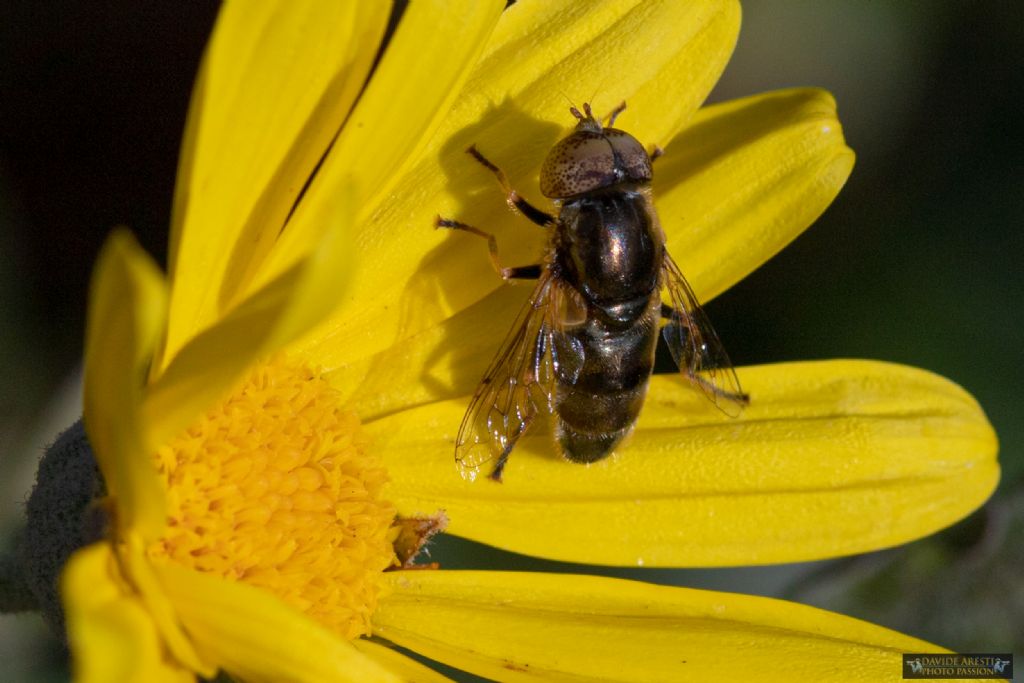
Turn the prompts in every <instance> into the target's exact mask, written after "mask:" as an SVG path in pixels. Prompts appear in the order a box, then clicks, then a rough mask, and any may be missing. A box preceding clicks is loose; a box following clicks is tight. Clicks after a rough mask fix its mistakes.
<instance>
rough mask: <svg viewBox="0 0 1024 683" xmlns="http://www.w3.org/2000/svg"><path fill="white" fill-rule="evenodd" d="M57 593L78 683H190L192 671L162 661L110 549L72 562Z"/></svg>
mask: <svg viewBox="0 0 1024 683" xmlns="http://www.w3.org/2000/svg"><path fill="white" fill-rule="evenodd" d="M61 593H62V595H63V598H64V609H65V614H66V617H67V633H68V644H69V645H70V647H71V654H72V656H73V662H74V670H75V671H74V673H75V680H76V681H78V683H118V682H121V681H124V682H125V683H127V682H128V681H153V682H154V683H158V682H159V683H163V682H165V681H167V682H170V681H178V682H179V683H188V682H191V681H194V680H195V674H194V673H193V672H192V671H189V670H188V669H185V668H183V667H182V666H180V665H179V664H177V662H175V661H174V660H172V659H170V658H168V657H167V654H166V652H165V651H164V650H163V647H162V645H161V641H160V638H159V635H158V633H157V630H156V627H155V625H154V624H153V621H152V619H150V617H149V614H148V613H147V612H146V610H145V608H144V607H143V605H142V604H141V603H140V602H139V600H138V599H137V598H134V597H133V596H132V594H131V593H130V592H129V591H128V590H127V589H126V588H125V584H124V581H123V580H122V579H121V577H120V574H119V572H118V570H117V563H116V561H115V560H114V555H113V552H112V550H111V547H110V545H109V544H107V543H96V544H94V545H91V546H87V547H85V548H83V549H82V550H79V551H78V552H76V553H75V554H74V555H72V556H71V559H70V560H69V561H68V564H67V567H65V569H64V573H63V575H62V577H61Z"/></svg>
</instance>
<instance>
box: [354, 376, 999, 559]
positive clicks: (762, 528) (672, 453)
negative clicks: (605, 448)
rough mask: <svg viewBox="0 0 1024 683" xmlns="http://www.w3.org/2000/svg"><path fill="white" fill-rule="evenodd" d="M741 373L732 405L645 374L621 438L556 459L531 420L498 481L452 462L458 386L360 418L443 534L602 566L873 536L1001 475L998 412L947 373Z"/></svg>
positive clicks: (968, 505) (837, 549)
mask: <svg viewBox="0 0 1024 683" xmlns="http://www.w3.org/2000/svg"><path fill="white" fill-rule="evenodd" d="M739 374H740V379H741V381H742V383H743V387H744V389H745V390H746V391H748V392H749V393H750V395H751V405H750V406H749V407H748V408H747V409H746V410H745V411H744V412H743V414H742V416H741V417H740V418H738V419H735V420H732V419H730V418H728V417H726V416H724V415H722V414H721V413H719V412H718V411H717V410H716V409H714V407H713V406H711V404H710V402H708V401H707V400H706V399H705V398H704V397H703V395H702V394H700V392H697V391H695V390H693V389H692V388H690V387H689V386H688V385H686V384H685V383H684V382H683V380H682V379H681V378H677V377H674V376H664V375H662V376H657V377H654V378H653V379H652V382H651V389H650V392H649V394H648V398H647V404H646V406H645V408H644V411H643V413H642V414H641V417H640V421H639V424H638V427H637V430H636V432H635V434H634V435H633V436H632V438H631V439H630V440H629V441H627V443H626V444H625V445H624V446H623V447H621V448H620V449H619V451H618V452H617V454H615V455H613V456H612V457H611V458H609V459H607V460H604V461H601V462H599V463H596V464H594V465H591V466H583V465H576V464H572V463H569V462H564V461H561V460H559V459H558V458H557V457H556V456H555V455H554V453H553V448H552V446H551V445H550V436H549V435H547V434H545V433H544V432H543V430H542V429H538V430H535V431H534V434H533V435H532V436H528V437H526V438H524V439H523V441H521V442H520V443H519V444H518V445H517V446H516V449H515V451H514V452H513V454H512V457H511V459H510V460H509V464H508V467H507V468H506V470H505V478H504V483H502V484H497V483H494V482H491V481H489V480H486V479H483V478H481V479H479V480H478V481H476V482H465V481H462V480H461V478H460V477H459V475H458V473H457V472H456V469H455V464H454V462H453V456H452V450H453V446H452V444H453V443H454V438H455V434H456V431H457V430H458V426H459V423H460V421H461V419H462V413H463V411H464V410H465V407H466V403H467V401H468V399H464V400H461V401H447V402H443V403H435V404H430V405H427V406H424V407H421V408H416V409H414V410H409V411H403V412H400V413H396V414H394V415H390V416H387V417H383V418H381V419H378V420H375V421H373V422H371V423H369V424H367V425H366V430H367V432H368V434H369V435H370V436H371V438H373V439H374V441H375V448H376V450H377V451H378V452H380V453H381V454H382V457H384V458H385V460H386V463H387V467H388V473H389V475H390V476H391V483H390V484H389V485H388V488H387V490H386V491H385V495H386V496H387V497H388V499H390V500H391V501H393V502H395V504H396V505H397V506H398V509H399V514H401V515H414V514H417V513H432V512H434V511H436V510H438V509H443V510H446V511H447V513H448V516H449V518H450V520H451V522H450V524H449V527H448V531H450V532H451V533H453V534H456V535H459V536H465V537H467V538H472V539H474V540H478V541H482V542H484V543H488V544H490V545H494V546H498V547H501V548H506V549H509V550H515V551H517V552H522V553H527V554H531V555H537V556H541V557H548V558H553V559H561V560H571V561H575V562H587V563H596V564H612V565H647V566H729V565H750V564H764V563H772V562H792V561H799V560H813V559H818V558H825V557H834V556H838V555H846V554H851V553H859V552H865V551H868V550H875V549H878V548H884V547H887V546H892V545H896V544H899V543H904V542H906V541H909V540H912V539H915V538H919V537H921V536H925V535H927V534H930V533H932V532H934V531H936V530H938V529H941V528H942V527H944V526H947V525H949V524H951V523H953V522H954V521H956V520H958V519H960V518H961V517H963V516H965V515H966V514H968V513H969V512H970V511H971V510H973V509H975V508H976V507H977V506H978V505H980V504H981V503H982V502H983V501H984V500H985V499H986V498H987V497H988V496H989V494H990V493H991V492H992V490H993V488H994V487H995V485H996V482H997V481H998V478H999V466H998V463H997V462H996V459H995V454H996V450H997V444H996V439H995V435H994V433H993V431H992V427H991V426H990V425H989V423H988V421H987V420H986V418H985V415H984V414H983V413H982V411H981V409H980V408H979V407H978V405H977V403H976V402H975V401H974V399H973V398H971V396H970V395H968V394H967V393H966V392H964V391H963V390H962V389H961V388H959V387H958V386H956V385H955V384H953V383H951V382H949V381H948V380H945V379H943V378H941V377H938V376H936V375H933V374H931V373H928V372H925V371H923V370H917V369H914V368H909V367H905V366H899V365H892V364H887V363H879V362H872V361H823V362H811V363H789V364H780V365H768V366H760V367H751V368H742V369H740V370H739Z"/></svg>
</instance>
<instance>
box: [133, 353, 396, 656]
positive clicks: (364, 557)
mask: <svg viewBox="0 0 1024 683" xmlns="http://www.w3.org/2000/svg"><path fill="white" fill-rule="evenodd" d="M158 466H159V469H160V473H161V476H162V477H163V478H164V480H165V484H166V488H167V501H168V526H167V531H166V533H165V534H164V537H163V538H162V539H160V540H159V541H156V542H155V543H153V544H152V545H151V547H150V548H149V555H150V557H152V558H154V559H156V558H161V557H164V558H168V559H171V560H173V561H175V562H179V563H181V564H183V565H185V566H188V567H191V568H193V569H195V570H197V571H202V572H209V573H211V574H216V575H218V576H221V577H224V578H227V579H233V580H238V581H243V582H245V583H248V584H252V585H254V586H259V587H260V588H264V589H266V590H268V591H270V592H272V593H274V594H275V595H277V596H278V597H280V598H282V599H283V600H285V601H286V602H287V603H289V604H291V605H293V606H294V607H297V608H299V609H300V610H302V611H303V612H305V613H306V614H308V615H309V616H311V617H313V618H314V619H316V620H318V621H320V622H321V623H323V624H325V625H327V626H328V627H330V628H332V629H334V630H335V631H337V632H339V633H341V634H342V635H344V636H345V637H346V638H355V637H357V636H359V635H362V634H365V633H368V632H369V618H370V615H371V614H372V612H373V609H374V607H375V606H376V601H377V594H378V592H379V589H380V582H381V576H382V572H383V570H384V569H386V568H387V567H388V566H390V565H391V564H393V563H394V562H395V555H394V549H393V546H392V542H393V541H394V539H395V537H396V535H397V531H396V530H393V529H392V523H393V522H394V518H395V508H394V507H393V506H392V505H391V504H389V503H388V502H386V501H383V500H381V497H380V490H381V488H382V486H383V484H384V482H385V481H386V479H387V474H386V472H385V470H384V468H383V467H382V466H381V464H380V463H379V462H378V461H377V460H376V459H375V458H373V457H372V456H371V455H370V454H369V453H367V452H366V449H365V442H364V441H363V439H362V436H361V432H360V425H359V419H358V418H357V417H356V416H355V415H354V414H353V413H351V412H347V411H345V410H343V409H341V407H340V405H339V396H338V393H337V392H336V391H335V390H334V389H333V388H331V387H330V385H328V383H327V382H326V381H325V380H324V379H323V378H322V377H321V376H320V375H319V373H317V372H314V371H311V370H309V369H308V368H305V367H297V366H296V365H295V364H293V363H290V362H289V361H286V360H285V359H283V358H276V359H274V360H272V361H270V362H268V363H265V364H263V365H260V366H259V367H257V368H256V369H255V370H254V371H253V372H252V373H251V374H250V375H249V377H248V378H247V379H246V380H245V381H244V382H243V383H242V384H241V385H240V386H239V387H238V389H236V390H235V391H234V392H233V393H232V394H231V395H230V396H229V397H228V398H227V399H226V400H224V401H222V402H221V403H220V404H219V405H218V406H216V407H215V408H213V409H212V410H210V411H209V412H208V413H206V415H204V416H203V417H202V418H201V419H200V420H198V421H197V422H196V423H195V424H194V425H193V426H192V427H191V428H190V429H189V430H188V431H187V432H186V433H185V434H183V435H182V436H181V437H179V438H178V439H177V440H176V441H175V442H173V443H172V444H170V445H169V446H167V447H164V448H162V449H161V450H160V451H159V453H158Z"/></svg>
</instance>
